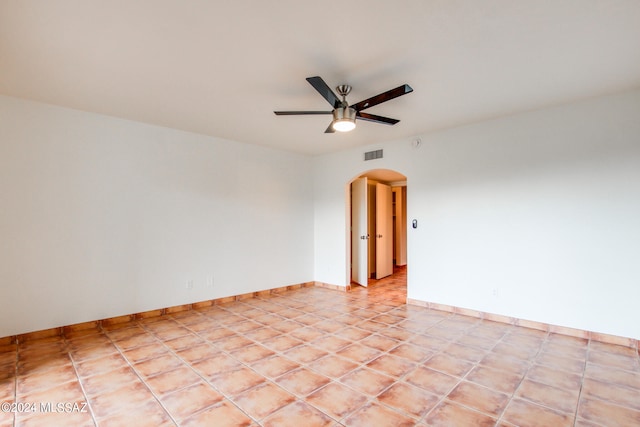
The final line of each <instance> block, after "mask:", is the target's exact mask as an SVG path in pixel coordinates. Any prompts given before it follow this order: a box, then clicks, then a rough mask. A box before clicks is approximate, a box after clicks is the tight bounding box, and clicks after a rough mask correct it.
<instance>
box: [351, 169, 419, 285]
mask: <svg viewBox="0 0 640 427" xmlns="http://www.w3.org/2000/svg"><path fill="white" fill-rule="evenodd" d="M345 200H346V209H345V211H346V212H345V214H346V221H345V223H346V227H345V228H346V230H345V242H346V246H347V250H346V257H347V259H346V263H345V264H346V266H347V268H346V283H347V284H349V285H348V287H350V286H353V285H355V286H357V285H360V286H368V285H369V284H370V283H375V281H376V280H379V279H382V278H384V277H388V276H390V275H393V274H394V272H396V271H397V268H399V267H402V268H406V265H407V177H406V176H405V175H404V174H402V173H400V172H398V171H395V170H391V169H371V170H368V171H364V172H362V173H360V174H358V175H356V176H355V177H353V178H352V179H351V180H350V181H349V182H347V183H346V185H345ZM403 277H406V274H405V275H404V276H403ZM404 284H405V286H406V279H405V283H404Z"/></svg>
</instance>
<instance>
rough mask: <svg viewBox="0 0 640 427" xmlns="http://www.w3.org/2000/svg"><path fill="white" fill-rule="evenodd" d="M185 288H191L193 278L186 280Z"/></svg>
mask: <svg viewBox="0 0 640 427" xmlns="http://www.w3.org/2000/svg"><path fill="white" fill-rule="evenodd" d="M185 288H187V289H193V280H187V284H186V285H185Z"/></svg>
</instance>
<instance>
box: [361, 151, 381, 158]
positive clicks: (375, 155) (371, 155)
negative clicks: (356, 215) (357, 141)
mask: <svg viewBox="0 0 640 427" xmlns="http://www.w3.org/2000/svg"><path fill="white" fill-rule="evenodd" d="M381 158H382V150H375V151H368V152H366V153H364V160H365V161H367V160H374V159H381Z"/></svg>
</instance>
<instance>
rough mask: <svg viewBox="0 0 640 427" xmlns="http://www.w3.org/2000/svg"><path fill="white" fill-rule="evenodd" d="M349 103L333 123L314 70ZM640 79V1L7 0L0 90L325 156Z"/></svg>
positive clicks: (0, 35)
mask: <svg viewBox="0 0 640 427" xmlns="http://www.w3.org/2000/svg"><path fill="white" fill-rule="evenodd" d="M315 75H319V76H322V77H323V78H324V79H325V81H326V82H327V83H328V84H329V85H330V86H331V87H334V86H336V85H338V84H342V83H346V84H350V85H352V86H353V91H352V93H351V95H350V96H349V98H348V100H349V101H350V102H351V103H355V102H357V101H360V100H362V99H365V98H368V97H370V96H372V95H376V94H378V93H380V92H383V91H386V90H388V89H391V88H394V87H396V86H399V85H400V84H403V83H408V84H410V85H411V86H412V87H413V88H414V92H413V93H411V94H408V95H405V96H403V97H400V98H397V99H395V100H392V101H389V102H387V103H385V104H382V105H379V106H376V107H373V108H371V109H370V110H367V112H370V113H373V114H378V115H384V116H389V117H393V118H396V119H400V120H401V121H400V123H399V124H397V125H395V126H384V125H378V124H374V123H368V122H359V124H358V127H357V128H356V130H355V131H353V132H351V133H348V134H338V133H336V134H325V133H324V130H325V129H326V127H327V126H328V124H329V121H330V116H300V117H295V116H294V117H292V116H286V117H276V116H275V115H274V114H273V110H282V109H284V110H306V109H310V110H325V109H327V110H328V109H330V107H329V104H327V103H326V101H325V100H324V99H323V98H322V97H321V96H320V95H319V94H318V93H317V92H316V91H315V90H314V89H313V88H312V87H311V86H310V85H309V84H308V83H307V82H306V81H305V78H306V77H309V76H315ZM638 87H640V1H638V0H483V1H478V0H438V1H435V0H403V1H388V0H383V1H375V0H366V1H365V0H349V1H343V2H338V1H325V2H318V1H313V2H311V1H303V0H278V1H273V2H269V1H264V0H255V1H248V0H244V1H242V0H236V1H213V0H200V1H196V0H108V1H104V0H56V1H37V0H0V94H4V95H9V96H14V97H20V98H27V99H32V100H36V101H41V102H45V103H51V104H57V105H61V106H66V107H70V108H74V109H79V110H84V111H91V112H96V113H101V114H106V115H111V116H116V117H121V118H126V119H130V120H136V121H140V122H146V123H152V124H156V125H161V126H166V127H171V128H176V129H182V130H186V131H191V132H198V133H202V134H207V135H212V136H217V137H222V138H226V139H230V140H235V141H240V142H247V143H252V144H260V145H266V146H272V147H275V148H280V149H285V150H292V151H296V152H300V153H308V154H320V153H326V152H331V151H337V150H342V149H346V148H350V147H355V146H360V145H365V144H370V143H375V142H379V141H388V140H396V139H402V138H407V139H408V138H411V137H412V136H415V135H419V134H422V133H426V132H430V131H433V130H437V129H442V128H446V127H451V126H457V125H461V124H465V123H471V122H475V121H479V120H484V119H489V118H494V117H500V116H504V115H508V114H513V113H517V112H521V111H527V110H532V109H537V108H542V107H546V106H550V105H556V104H561V103H566V102H571V101H574V100H579V99H584V98H589V97H593V96H598V95H604V94H609V93H615V92H620V91H625V90H629V89H635V88H638Z"/></svg>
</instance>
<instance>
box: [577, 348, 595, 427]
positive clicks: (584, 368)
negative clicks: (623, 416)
mask: <svg viewBox="0 0 640 427" xmlns="http://www.w3.org/2000/svg"><path fill="white" fill-rule="evenodd" d="M590 354H591V338H589V340H588V342H587V354H586V355H585V357H584V366H583V367H582V375H581V377H580V390H579V391H578V401H577V402H576V410H575V412H574V414H573V426H574V427H575V426H576V423H577V422H578V411H579V409H580V405H581V402H582V388H583V387H584V377H585V375H586V373H587V363H588V362H589V355H590Z"/></svg>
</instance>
